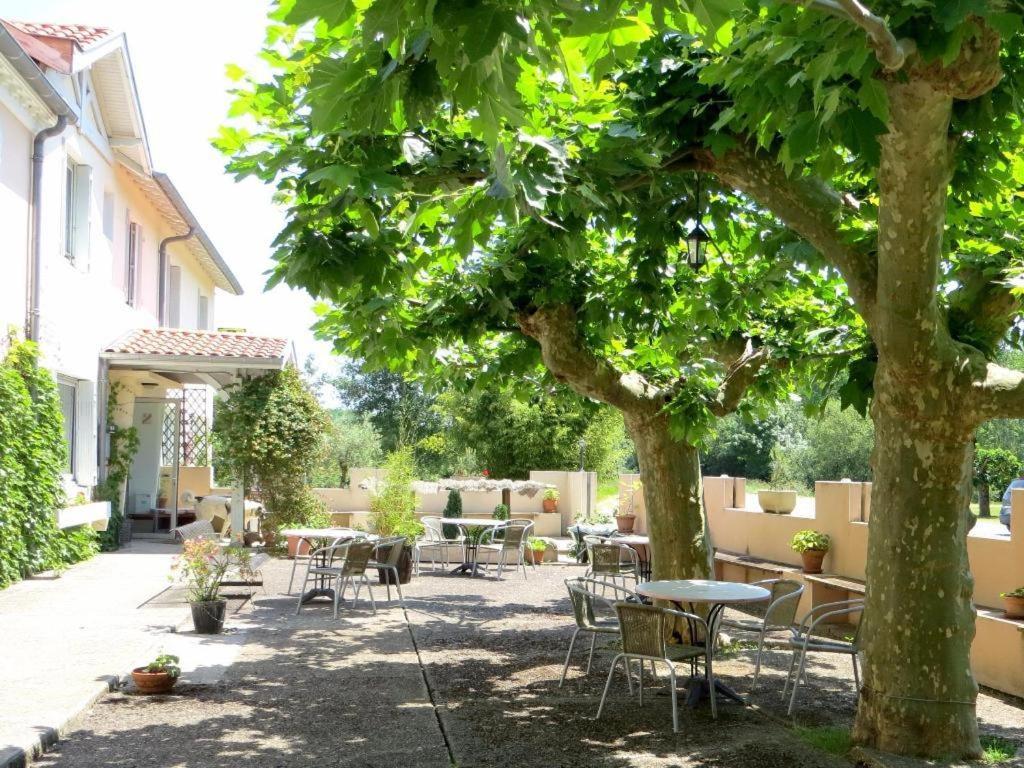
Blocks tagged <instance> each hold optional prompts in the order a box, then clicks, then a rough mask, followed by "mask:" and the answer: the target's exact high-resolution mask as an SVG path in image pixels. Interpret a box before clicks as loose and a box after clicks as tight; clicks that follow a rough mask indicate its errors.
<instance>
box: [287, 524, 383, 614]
mask: <svg viewBox="0 0 1024 768" xmlns="http://www.w3.org/2000/svg"><path fill="white" fill-rule="evenodd" d="M375 546H376V545H375V543H374V542H372V541H366V540H364V539H354V540H351V541H347V542H344V543H342V544H337V545H332V546H329V547H321V548H320V549H317V550H314V551H313V552H310V553H309V555H310V559H309V564H308V565H307V566H306V578H305V579H304V580H303V583H302V592H300V594H299V603H298V605H297V606H296V607H295V615H296V616H298V615H299V611H301V610H302V596H303V593H304V592H305V588H306V585H307V584H308V583H309V581H310V577H312V579H313V581H314V582H315V581H317V580H318V579H324V580H328V581H333V582H334V618H335V619H336V618H338V603H339V602H340V601H341V600H344V599H345V590H346V589H347V588H348V585H349V584H351V585H352V587H353V589H355V596H354V597H353V598H352V601H353V604H354V603H355V601H356V600H358V599H359V590H360V588H361V587H362V586H363V585H364V584H365V585H366V591H367V593H369V595H370V606H371V607H372V608H373V612H374V613H376V612H377V604H376V602H374V599H373V589H372V588H371V587H370V581H369V579H367V578H366V567H367V565H369V562H370V558H371V557H372V556H373V550H374V548H375Z"/></svg>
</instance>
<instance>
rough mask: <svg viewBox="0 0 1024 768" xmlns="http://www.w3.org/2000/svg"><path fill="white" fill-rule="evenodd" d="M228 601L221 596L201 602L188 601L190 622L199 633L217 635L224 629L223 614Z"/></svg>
mask: <svg viewBox="0 0 1024 768" xmlns="http://www.w3.org/2000/svg"><path fill="white" fill-rule="evenodd" d="M227 606H228V601H227V600H225V599H223V598H218V599H217V600H210V601H208V602H203V603H189V607H191V609H192V624H193V626H194V627H195V629H196V634H199V635H217V634H220V632H221V631H222V630H223V629H224V614H225V612H226V611H227Z"/></svg>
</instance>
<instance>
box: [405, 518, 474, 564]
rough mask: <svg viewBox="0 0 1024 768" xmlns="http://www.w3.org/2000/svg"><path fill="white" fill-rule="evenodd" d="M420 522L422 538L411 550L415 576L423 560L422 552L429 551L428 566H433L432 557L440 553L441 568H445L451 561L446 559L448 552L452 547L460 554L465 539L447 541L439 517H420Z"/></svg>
mask: <svg viewBox="0 0 1024 768" xmlns="http://www.w3.org/2000/svg"><path fill="white" fill-rule="evenodd" d="M420 522H421V523H423V536H422V537H421V538H420V539H418V540H417V541H416V548H415V549H414V550H413V561H414V564H415V567H416V573H417V575H418V574H419V572H420V562H421V561H422V559H423V550H429V551H430V552H431V556H430V564H431V565H433V566H435V567H436V565H437V561H436V560H435V559H434V555H435V554H436V553H437V552H438V551H440V552H441V566H442V567H443V568H447V567H448V566H449V565H450V564H451V561H450V560H449V559H448V550H449V549H451V548H452V547H455V548H457V549H458V550H459V551H460V552H461V551H462V547H463V544H464V543H465V539H464V537H462V536H459V537H457V538H454V539H449V538H447V537H446V536H445V535H444V525H443V524H442V523H441V518H439V517H430V516H428V517H421V518H420Z"/></svg>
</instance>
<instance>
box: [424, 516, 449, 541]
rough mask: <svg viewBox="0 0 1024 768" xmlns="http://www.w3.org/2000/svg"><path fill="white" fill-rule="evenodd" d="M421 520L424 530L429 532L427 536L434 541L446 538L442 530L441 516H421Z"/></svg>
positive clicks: (426, 532)
mask: <svg viewBox="0 0 1024 768" xmlns="http://www.w3.org/2000/svg"><path fill="white" fill-rule="evenodd" d="M420 522H421V523H423V532H424V533H425V534H427V537H428V538H429V539H431V540H432V541H440V540H441V539H443V538H444V533H443V531H442V528H443V526H442V524H441V518H439V517H421V518H420Z"/></svg>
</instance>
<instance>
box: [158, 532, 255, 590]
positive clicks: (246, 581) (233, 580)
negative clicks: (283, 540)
mask: <svg viewBox="0 0 1024 768" xmlns="http://www.w3.org/2000/svg"><path fill="white" fill-rule="evenodd" d="M173 533H174V538H175V539H177V540H178V541H181V542H185V541H190V540H197V539H208V540H210V541H216V542H218V543H219V544H220V546H221V547H225V546H227V544H226V542H224V540H223V539H221V537H220V535H219V534H218V533H217V532H216V531H215V530H213V524H212V523H211V522H210V521H209V520H196V521H195V522H194V523H189V524H188V525H181V526H178V527H177V528H175V529H174V531H173ZM268 562H270V555H268V554H266V553H265V552H259V553H257V554H255V555H251V556H250V558H249V567H248V568H247V569H246V570H247V572H248V573H247V574H243V573H242V571H241V569H240V568H238V567H237V566H235V567H232V568H230V569H229V570H228V571H227V573H225V574H224V578H222V579H221V580H220V585H221V586H222V587H249V588H250V590H251V588H252V587H262V586H263V566H264V565H266V564H267V563H268ZM247 576H248V578H247ZM250 594H251V591H250Z"/></svg>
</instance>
